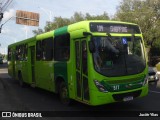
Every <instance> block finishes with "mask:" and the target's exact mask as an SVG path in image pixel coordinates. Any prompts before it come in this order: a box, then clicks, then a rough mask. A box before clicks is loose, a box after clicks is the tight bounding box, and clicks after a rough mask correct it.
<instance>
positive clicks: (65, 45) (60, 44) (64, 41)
mask: <svg viewBox="0 0 160 120" xmlns="http://www.w3.org/2000/svg"><path fill="white" fill-rule="evenodd" d="M69 58H70V36H69V34H65V35H61V36H57V37H55V39H54V60H56V61H68V60H69Z"/></svg>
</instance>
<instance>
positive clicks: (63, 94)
mask: <svg viewBox="0 0 160 120" xmlns="http://www.w3.org/2000/svg"><path fill="white" fill-rule="evenodd" d="M59 97H60V100H61V102H62V103H63V104H65V105H69V104H70V102H71V101H70V99H69V95H68V89H67V86H66V84H65V82H64V81H62V82H61V83H60V86H59Z"/></svg>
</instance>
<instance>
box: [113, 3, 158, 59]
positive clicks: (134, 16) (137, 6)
mask: <svg viewBox="0 0 160 120" xmlns="http://www.w3.org/2000/svg"><path fill="white" fill-rule="evenodd" d="M114 20H121V21H126V22H133V23H137V24H138V25H139V26H140V28H141V31H142V33H143V36H144V41H145V45H146V47H149V48H150V49H151V52H150V54H149V55H150V57H151V56H152V55H153V51H154V52H155V50H156V51H158V50H159V51H160V45H158V44H159V43H160V31H159V29H160V1H159V0H123V1H122V2H121V4H120V5H119V6H118V8H117V12H116V14H115V17H114ZM156 55H159V56H160V52H157V53H156Z"/></svg>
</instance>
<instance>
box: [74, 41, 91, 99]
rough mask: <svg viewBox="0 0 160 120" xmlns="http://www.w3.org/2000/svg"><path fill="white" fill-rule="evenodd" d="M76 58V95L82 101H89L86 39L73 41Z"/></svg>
mask: <svg viewBox="0 0 160 120" xmlns="http://www.w3.org/2000/svg"><path fill="white" fill-rule="evenodd" d="M75 59H76V61H75V62H76V96H77V99H79V100H82V101H85V102H87V101H89V85H88V56H87V42H86V40H83V39H82V40H76V41H75Z"/></svg>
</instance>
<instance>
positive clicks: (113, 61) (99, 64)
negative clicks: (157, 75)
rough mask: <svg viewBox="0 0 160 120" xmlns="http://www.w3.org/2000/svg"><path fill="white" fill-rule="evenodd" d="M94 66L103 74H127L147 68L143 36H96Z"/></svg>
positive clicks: (109, 75)
mask: <svg viewBox="0 0 160 120" xmlns="http://www.w3.org/2000/svg"><path fill="white" fill-rule="evenodd" d="M92 40H93V42H94V44H95V52H94V53H93V59H94V67H95V70H96V71H97V72H99V73H100V74H102V75H105V76H108V77H111V76H112V77H113V76H125V75H132V74H137V73H140V72H142V71H143V70H144V69H145V66H146V65H145V56H144V48H143V45H142V39H141V37H135V36H134V37H132V36H130V37H110V36H107V37H106V36H105V37H104V36H103V37H100V36H95V37H93V38H92Z"/></svg>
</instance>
